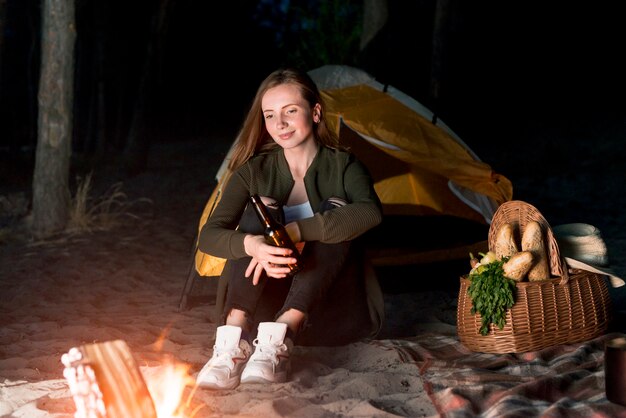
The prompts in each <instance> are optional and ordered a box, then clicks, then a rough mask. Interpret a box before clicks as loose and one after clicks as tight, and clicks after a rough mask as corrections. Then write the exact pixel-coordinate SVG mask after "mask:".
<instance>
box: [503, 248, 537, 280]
mask: <svg viewBox="0 0 626 418" xmlns="http://www.w3.org/2000/svg"><path fill="white" fill-rule="evenodd" d="M532 265H533V254H532V253H531V252H530V251H519V252H517V253H515V254H513V255H512V256H511V258H509V260H508V261H507V262H506V263H504V264H503V265H502V270H504V277H508V278H509V279H513V280H515V281H516V282H521V281H522V280H524V278H525V277H526V274H527V273H528V271H529V270H530V268H531V267H532Z"/></svg>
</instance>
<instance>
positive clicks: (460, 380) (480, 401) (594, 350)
mask: <svg viewBox="0 0 626 418" xmlns="http://www.w3.org/2000/svg"><path fill="white" fill-rule="evenodd" d="M615 336H616V334H607V335H604V336H601V337H598V338H596V339H594V340H590V341H587V342H584V343H578V344H569V345H559V346H554V347H550V348H546V349H543V350H539V351H534V352H528V353H519V354H486V353H476V352H472V351H470V350H468V349H467V348H465V347H464V346H463V345H462V344H461V343H460V342H459V340H458V338H457V337H456V336H445V335H421V336H419V337H415V338H409V339H403V340H380V341H377V342H376V343H377V344H380V345H381V346H383V347H386V348H389V349H392V350H395V351H396V352H397V353H398V356H399V358H400V361H402V362H406V363H414V364H415V366H416V367H418V368H419V371H420V375H421V376H422V378H423V381H424V388H425V390H426V392H427V393H428V395H429V396H430V398H431V400H432V402H433V404H434V405H435V408H436V409H437V411H438V412H439V413H440V414H441V415H442V416H444V417H451V418H452V417H454V418H457V417H458V418H461V417H463V418H464V417H477V416H480V417H499V418H500V417H567V418H571V417H626V407H624V406H621V405H618V404H614V403H612V402H610V401H608V400H607V398H606V394H605V390H604V388H605V386H604V344H605V341H606V340H607V339H609V338H611V337H615Z"/></svg>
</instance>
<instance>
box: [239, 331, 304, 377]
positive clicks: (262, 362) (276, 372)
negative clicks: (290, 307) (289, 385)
mask: <svg viewBox="0 0 626 418" xmlns="http://www.w3.org/2000/svg"><path fill="white" fill-rule="evenodd" d="M286 334H287V324H282V323H279V322H261V323H259V332H258V334H257V338H256V340H254V345H255V347H256V349H255V350H254V353H253V354H252V356H251V357H250V360H249V361H248V363H247V364H246V368H245V369H244V370H243V373H242V374H241V383H283V382H286V381H287V375H288V373H289V369H290V361H289V351H291V349H292V348H293V342H292V341H291V340H290V339H289V338H287V339H286V340H285V335H286Z"/></svg>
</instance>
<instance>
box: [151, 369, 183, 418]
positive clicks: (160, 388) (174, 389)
mask: <svg viewBox="0 0 626 418" xmlns="http://www.w3.org/2000/svg"><path fill="white" fill-rule="evenodd" d="M146 384H147V386H148V391H149V392H150V396H151V397H152V400H153V402H154V406H155V408H156V411H157V417H158V418H188V417H187V415H186V413H185V405H184V403H183V398H184V393H185V389H186V388H188V387H193V386H194V384H195V381H194V379H193V377H191V375H190V374H189V365H187V364H182V363H177V362H175V361H173V360H171V359H170V360H168V361H167V362H166V363H165V365H164V366H162V367H161V369H160V370H159V371H157V372H155V373H154V374H152V375H151V376H149V377H147V378H146Z"/></svg>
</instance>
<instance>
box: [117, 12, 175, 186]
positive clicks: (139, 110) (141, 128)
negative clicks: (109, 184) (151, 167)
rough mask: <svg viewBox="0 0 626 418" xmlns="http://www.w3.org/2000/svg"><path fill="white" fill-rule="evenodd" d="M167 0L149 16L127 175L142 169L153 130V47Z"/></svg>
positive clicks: (160, 33) (157, 42) (157, 41)
mask: <svg viewBox="0 0 626 418" xmlns="http://www.w3.org/2000/svg"><path fill="white" fill-rule="evenodd" d="M168 6H169V0H160V1H159V6H158V9H157V10H156V11H155V12H154V15H153V16H152V21H151V24H150V37H149V39H148V44H147V47H146V55H145V58H144V62H143V69H142V72H141V77H140V81H139V89H138V94H137V100H136V101H135V106H134V109H133V117H132V119H131V123H130V128H129V133H128V137H127V140H126V145H125V148H124V167H125V169H126V171H127V173H128V174H131V175H132V174H136V173H137V172H139V171H141V170H143V169H144V168H145V166H146V163H147V161H148V152H149V151H150V141H151V139H152V138H151V137H152V135H154V132H155V131H154V129H149V128H148V125H149V121H150V119H151V117H152V116H154V110H155V109H154V107H155V104H154V103H153V102H154V82H155V74H154V73H155V71H156V69H155V68H154V67H155V64H156V63H158V58H157V56H158V54H159V52H160V51H156V49H157V48H158V47H159V45H161V43H162V42H161V37H162V36H163V31H164V27H165V25H166V22H165V19H166V17H167V11H168Z"/></svg>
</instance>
